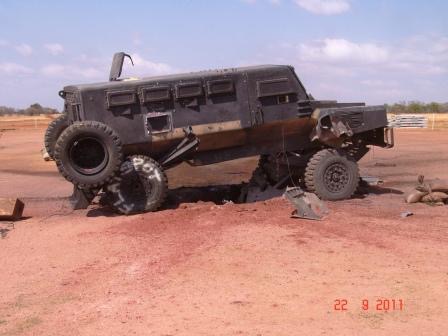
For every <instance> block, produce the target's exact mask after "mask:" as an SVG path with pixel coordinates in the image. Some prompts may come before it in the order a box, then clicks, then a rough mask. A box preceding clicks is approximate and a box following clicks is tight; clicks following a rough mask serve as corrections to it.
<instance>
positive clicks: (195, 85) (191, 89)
mask: <svg viewBox="0 0 448 336" xmlns="http://www.w3.org/2000/svg"><path fill="white" fill-rule="evenodd" d="M175 94H176V99H184V98H195V97H199V96H202V94H203V90H202V84H201V82H199V81H198V82H188V83H179V84H177V85H176V90H175Z"/></svg>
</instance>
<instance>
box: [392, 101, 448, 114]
mask: <svg viewBox="0 0 448 336" xmlns="http://www.w3.org/2000/svg"><path fill="white" fill-rule="evenodd" d="M386 108H387V112H388V113H394V114H400V113H412V114H415V113H448V103H436V102H431V103H429V104H425V103H422V102H419V101H410V102H399V103H395V104H392V105H387V104H386Z"/></svg>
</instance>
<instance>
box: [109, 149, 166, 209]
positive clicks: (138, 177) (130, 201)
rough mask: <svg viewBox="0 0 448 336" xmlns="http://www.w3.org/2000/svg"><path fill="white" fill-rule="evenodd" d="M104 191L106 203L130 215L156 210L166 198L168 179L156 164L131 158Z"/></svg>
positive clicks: (142, 156) (140, 158) (147, 158)
mask: <svg viewBox="0 0 448 336" xmlns="http://www.w3.org/2000/svg"><path fill="white" fill-rule="evenodd" d="M105 189H106V200H107V203H109V204H110V205H111V206H112V207H113V208H114V209H115V210H116V211H117V212H120V213H122V214H126V215H129V214H135V213H141V212H148V211H156V210H157V209H159V208H160V206H161V205H162V204H163V202H164V201H165V198H166V194H167V189H168V180H167V177H166V174H165V172H164V171H163V169H162V167H161V166H160V165H159V164H158V163H157V161H155V160H153V159H151V158H150V157H148V156H144V155H133V156H130V157H129V158H128V159H127V160H126V161H124V162H123V164H122V165H121V168H120V175H118V176H116V177H115V178H114V179H113V180H112V182H111V183H110V184H109V185H108V186H107V187H106V188H105Z"/></svg>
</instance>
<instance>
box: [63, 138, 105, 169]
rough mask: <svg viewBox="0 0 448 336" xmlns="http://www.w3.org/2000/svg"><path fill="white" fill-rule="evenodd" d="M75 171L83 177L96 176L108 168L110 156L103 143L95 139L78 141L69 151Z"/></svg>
mask: <svg viewBox="0 0 448 336" xmlns="http://www.w3.org/2000/svg"><path fill="white" fill-rule="evenodd" d="M69 157H70V162H71V163H72V166H73V167H74V168H75V170H76V171H77V172H79V173H81V174H83V175H94V174H97V173H99V172H100V171H102V170H103V169H104V167H106V165H107V162H108V160H109V154H108V152H107V150H106V146H104V144H103V142H102V141H100V140H99V139H96V138H93V137H86V138H82V139H79V140H76V141H75V142H74V143H73V144H72V146H71V147H70V150H69Z"/></svg>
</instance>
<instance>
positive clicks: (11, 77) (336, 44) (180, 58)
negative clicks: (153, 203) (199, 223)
mask: <svg viewBox="0 0 448 336" xmlns="http://www.w3.org/2000/svg"><path fill="white" fill-rule="evenodd" d="M447 13H448V1H445V0H427V1H425V0H420V1H417V0H415V1H413V0H406V1H405V0H226V1H224V0H222V1H219V0H215V1H210V0H209V1H206V0H177V1H175V0H172V1H169V0H165V1H143V0H142V1H137V0H126V1H112V0H110V1H99V0H97V1H95V0H90V1H86V0H77V1H61V0H58V1H50V0H40V1H34V0H21V1H16V0H14V1H13V0H0V76H1V79H2V80H1V82H0V105H3V106H12V107H16V108H24V107H27V106H29V105H30V104H32V103H35V102H39V103H41V104H42V105H45V106H50V107H55V108H58V109H62V105H63V102H62V100H61V99H60V98H59V97H58V91H59V90H61V89H62V88H63V87H64V86H65V85H70V84H80V83H93V82H102V81H107V80H108V75H109V67H110V63H111V60H112V55H113V53H114V52H116V51H125V52H127V53H129V54H131V55H132V57H133V60H134V63H135V66H134V67H132V66H131V65H130V64H126V66H125V68H124V70H123V74H124V76H138V77H148V76H152V75H161V74H169V73H176V72H188V71H196V70H202V69H214V68H223V67H236V66H245V65H256V64H290V65H293V66H294V67H295V69H296V72H297V74H298V75H299V77H300V78H301V80H302V82H303V83H304V85H305V86H306V88H307V90H308V92H310V93H311V94H312V95H313V96H314V97H315V98H316V99H337V100H339V101H357V102H358V101H365V102H367V103H368V104H384V103H393V102H399V101H413V100H418V101H423V102H431V101H438V102H447V101H448V19H447Z"/></svg>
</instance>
